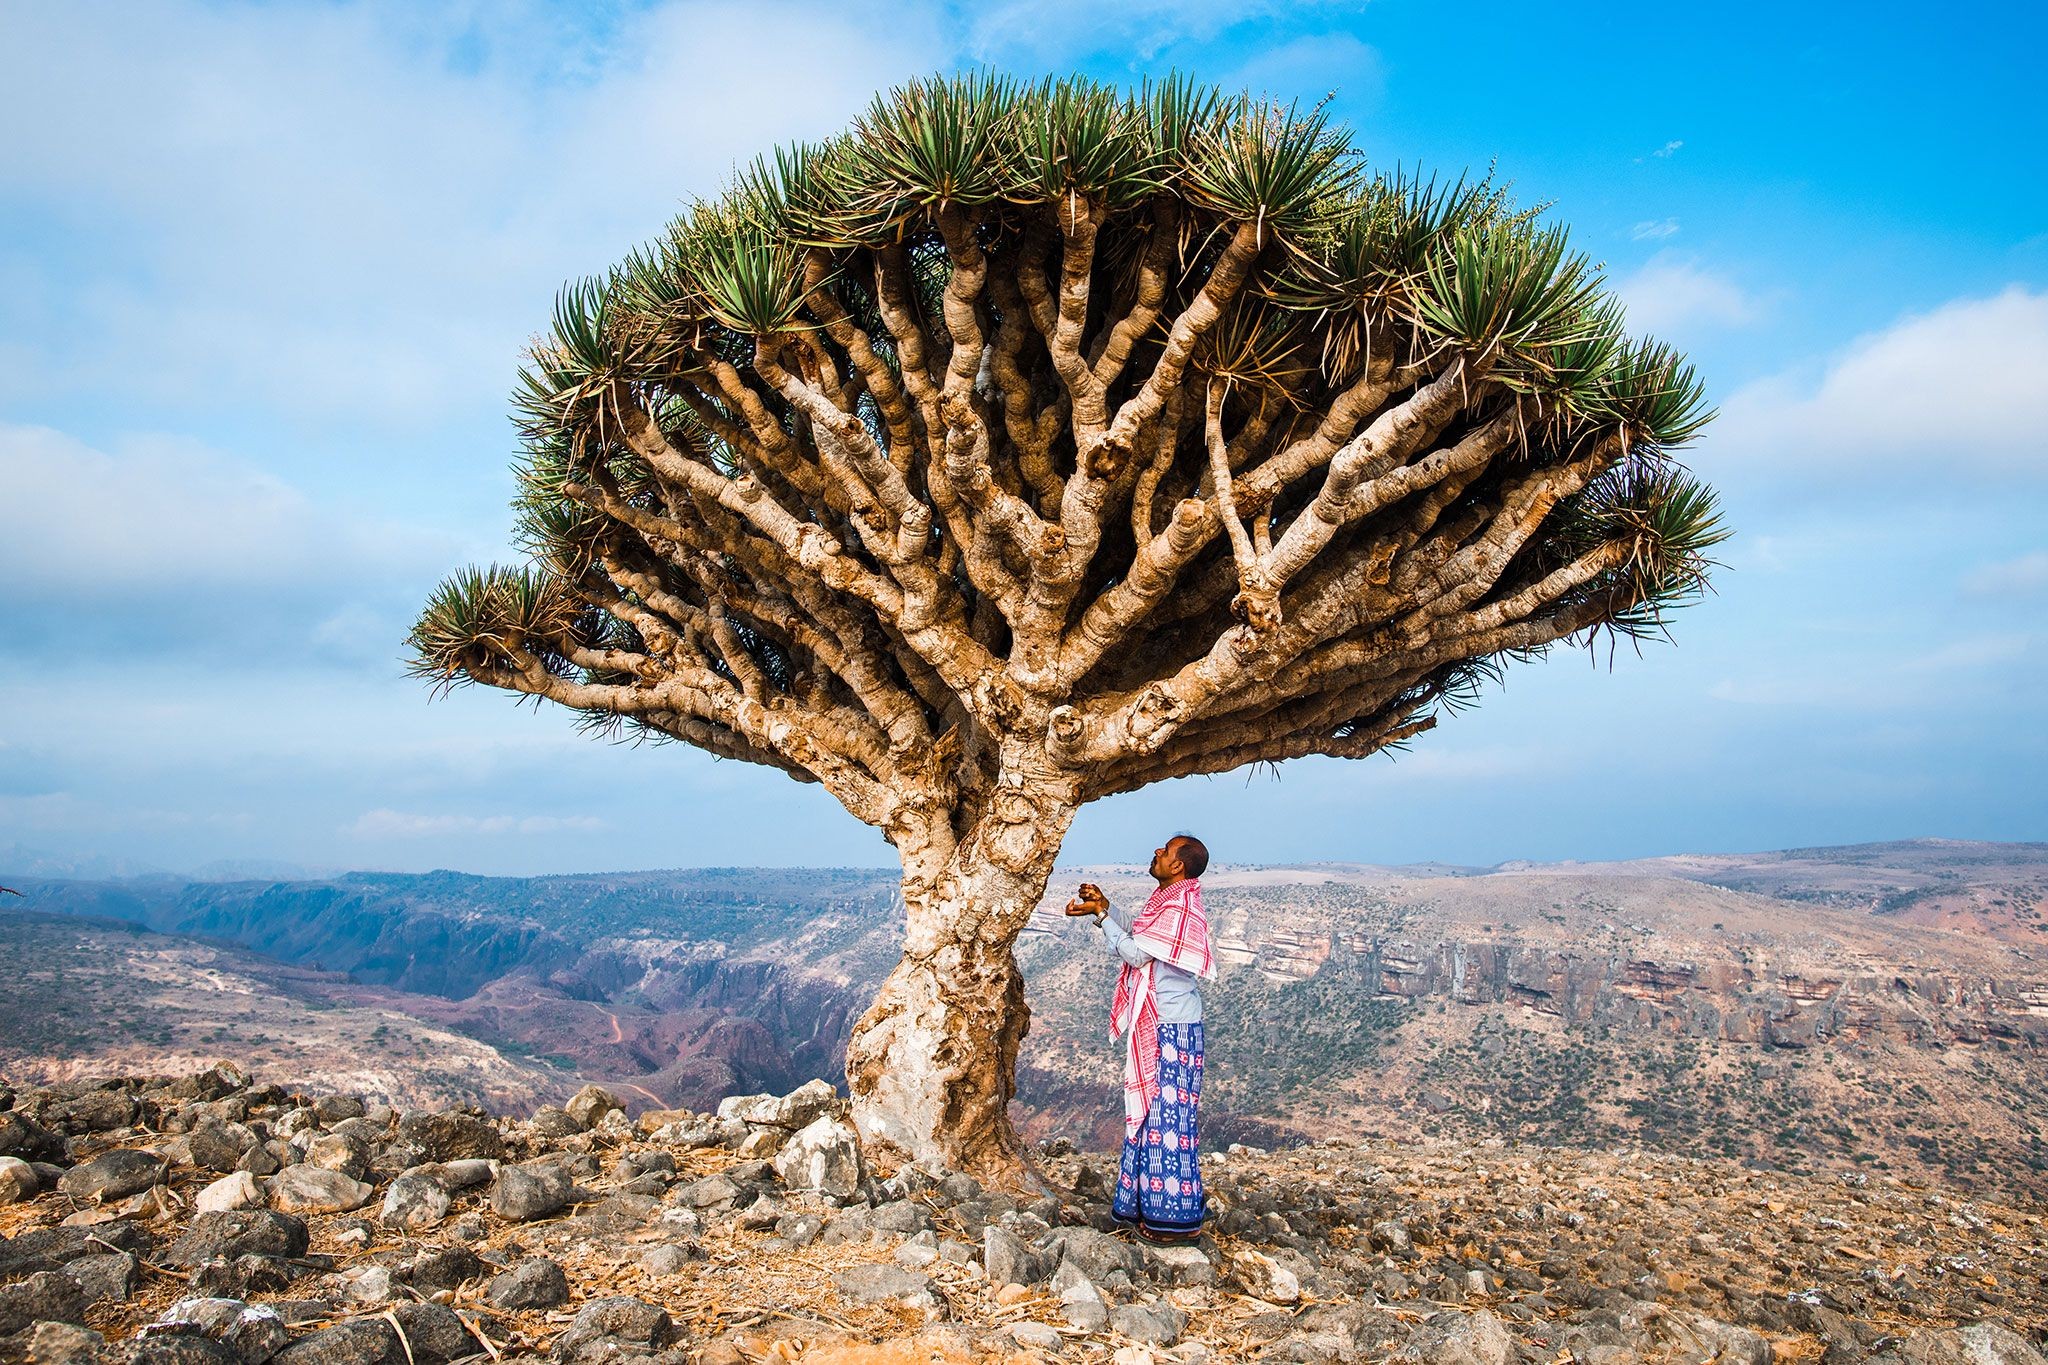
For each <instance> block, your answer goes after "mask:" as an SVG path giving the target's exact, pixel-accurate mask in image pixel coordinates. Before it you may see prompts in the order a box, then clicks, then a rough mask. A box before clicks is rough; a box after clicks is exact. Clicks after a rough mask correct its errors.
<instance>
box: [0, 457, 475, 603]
mask: <svg viewBox="0 0 2048 1365" xmlns="http://www.w3.org/2000/svg"><path fill="white" fill-rule="evenodd" d="M0 487H4V488H6V489H7V492H8V496H7V497H6V499H5V500H0V602H4V601H6V600H8V599H10V598H15V599H18V600H21V601H27V600H29V599H31V598H39V597H43V596H46V595H48V594H51V593H60V592H61V593H62V594H64V595H65V596H67V597H71V598H74V599H103V598H109V597H118V598H125V599H129V600H133V599H135V598H138V597H141V598H155V597H162V596H167V595H173V594H179V593H184V592H190V591H195V590H197V591H222V590H225V591H227V592H228V593H230V594H231V595H233V596H235V597H238V598H249V597H263V598H269V597H276V596H281V595H288V594H290V593H292V592H294V591H302V590H304V589H305V587H306V586H307V585H308V584H309V583H311V582H316V581H317V582H322V583H327V584H343V583H346V584H352V585H355V586H358V587H360V586H362V585H363V584H364V583H365V582H371V583H377V584H390V583H393V582H394V581H396V582H402V581H404V580H405V578H406V577H407V575H409V574H418V573H423V572H428V571H430V567H431V568H432V569H439V568H444V567H446V566H447V565H448V564H449V563H451V562H454V561H455V560H456V558H457V557H458V556H459V555H460V554H461V552H462V549H463V548H464V547H463V546H462V545H461V544H460V542H459V541H458V540H457V539H456V538H454V537H452V536H448V535H445V534H442V533H439V532H434V531H429V530H426V529H423V528H419V527H412V526H405V525H401V524H398V523H394V522H389V521H380V520H374V519H370V518H363V517H353V516H351V515H349V514H348V513H346V512H344V511H342V510H340V509H337V508H334V507H330V506H321V505H317V504H315V503H314V502H313V501H312V500H311V499H309V498H308V497H307V496H306V495H305V494H304V493H302V492H300V491H299V490H298V489H297V488H295V487H293V486H292V485H291V484H289V483H287V482H285V481H284V480H282V479H280V478H278V477H277V476H276V475H274V474H271V473H269V472H268V471H266V470H263V469H259V468H257V467H255V466H253V465H249V464H245V463H243V462H241V461H239V460H234V459H231V458H229V457H227V456H225V455H222V454H220V453H218V452H216V451H214V450H211V449H209V448H207V447H206V446H203V445H201V444H199V443H197V442H193V441H187V440H177V439H170V438H162V437H148V438H137V439H133V440H126V441H122V442H120V443H118V444H117V445H116V446H115V447H114V448H113V449H112V450H110V451H108V450H98V449H95V448H93V447H92V446H89V445H87V444H85V443H84V442H82V441H79V440H76V439H75V438H73V437H70V436H67V435H65V434H64V433H63V432H59V431H52V430H50V429H49V428H47V427H24V426H7V425H0Z"/></svg>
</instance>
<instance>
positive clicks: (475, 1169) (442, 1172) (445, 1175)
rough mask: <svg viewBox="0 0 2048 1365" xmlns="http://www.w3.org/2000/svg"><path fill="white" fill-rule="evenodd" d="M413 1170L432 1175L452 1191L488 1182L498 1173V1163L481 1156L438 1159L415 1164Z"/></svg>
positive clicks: (417, 1172) (416, 1172) (420, 1173)
mask: <svg viewBox="0 0 2048 1365" xmlns="http://www.w3.org/2000/svg"><path fill="white" fill-rule="evenodd" d="M412 1170H413V1172H414V1173H415V1174H419V1175H430V1176H432V1177H433V1178H434V1179H435V1180H436V1181H438V1182H440V1184H441V1186H442V1188H444V1189H446V1190H448V1191H450V1192H451V1193H452V1192H453V1191H456V1190H466V1189H470V1188H472V1187H474V1186H477V1185H482V1184H484V1183H486V1182H487V1181H489V1180H490V1178H491V1177H492V1176H494V1175H496V1174H497V1173H498V1163H497V1162H495V1161H485V1160H483V1159H482V1158H480V1157H465V1158H462V1159H460V1160H456V1161H437V1162H435V1163H434V1164H432V1165H431V1166H415V1167H413V1168H412Z"/></svg>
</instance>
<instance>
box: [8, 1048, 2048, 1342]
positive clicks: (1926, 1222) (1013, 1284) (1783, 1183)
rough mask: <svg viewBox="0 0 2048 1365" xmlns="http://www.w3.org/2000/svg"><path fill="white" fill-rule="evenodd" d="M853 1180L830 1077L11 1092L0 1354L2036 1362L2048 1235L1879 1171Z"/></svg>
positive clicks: (1619, 1162)
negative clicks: (1021, 1190)
mask: <svg viewBox="0 0 2048 1365" xmlns="http://www.w3.org/2000/svg"><path fill="white" fill-rule="evenodd" d="M1038 1155H1039V1163H1040V1167H1041V1169H1042V1170H1043V1172H1044V1175H1045V1177H1046V1179H1047V1182H1048V1185H1049V1188H1050V1191H1051V1192H1050V1193H1048V1194H1046V1195H1044V1196H1042V1197H1038V1198H1036V1199H1030V1200H1017V1199H1013V1198H1010V1197H1008V1196H1005V1195H1002V1194H998V1193H993V1192H989V1191H985V1190H983V1189H982V1188H980V1187H979V1186H977V1185H976V1184H975V1183H974V1182H973V1181H972V1180H971V1179H969V1178H967V1177H964V1176H960V1175H951V1176H943V1177H941V1176H938V1175H937V1174H935V1173H929V1172H926V1171H923V1170H921V1169H919V1168H916V1167H908V1168H904V1169H901V1170H895V1171H887V1170H878V1169H872V1168H870V1167H869V1166H868V1165H867V1164H866V1163H865V1162H864V1161H863V1159H862V1155H861V1153H860V1150H859V1147H858V1145H857V1143H856V1142H855V1141H854V1136H853V1132H852V1130H851V1128H849V1127H848V1126H847V1125H846V1123H845V1122H844V1118H843V1102H842V1101H840V1100H839V1099H838V1098H837V1097H836V1096H835V1095H834V1094H833V1093H832V1091H831V1089H830V1088H829V1087H827V1086H825V1085H823V1084H822V1083H813V1084H811V1085H808V1086H805V1087H804V1088H803V1089H801V1090H798V1091H796V1092H794V1093H792V1094H789V1095H785V1096H779V1097H778V1096H769V1095H762V1096H752V1097H738V1098H734V1099H728V1100H726V1101H724V1102H723V1103H722V1104H721V1105H720V1112H719V1113H718V1114H710V1115H707V1114H694V1113H689V1112H685V1111H662V1112H654V1113H647V1114H642V1115H641V1116H640V1117H639V1118H638V1119H637V1120H629V1119H628V1118H627V1116H626V1115H625V1113H624V1112H622V1111H621V1110H620V1108H619V1107H618V1103H617V1100H616V1099H615V1098H614V1097H612V1096H610V1095H608V1094H606V1093H605V1092H603V1091H601V1090H597V1089H596V1088H594V1087H593V1088H588V1089H586V1090H584V1091H583V1092H581V1093H579V1094H578V1095H577V1096H576V1097H575V1098H574V1099H573V1100H572V1101H570V1102H569V1103H568V1104H567V1105H566V1106H565V1107H564V1108H561V1109H554V1108H547V1109H542V1110H540V1111H538V1112H537V1113H535V1114H534V1115H533V1116H532V1117H531V1118H527V1119H510V1118H501V1117H493V1116H491V1115H488V1114H485V1113H482V1112H481V1111H469V1110H453V1111H442V1112H403V1113H401V1112H394V1111H393V1110H391V1109H390V1108H388V1107H385V1106H381V1105H374V1104H365V1103H364V1102H363V1101H361V1100H360V1099H356V1098H351V1097H347V1096H333V1095H325V1096H318V1097H311V1096H305V1095H300V1094H296V1093H290V1092H288V1091H287V1090H285V1089H284V1088H281V1087H279V1086H276V1085H256V1084H252V1083H251V1082H250V1080H249V1079H248V1078H247V1077H246V1076H244V1075H242V1074H240V1073H239V1072H238V1071H235V1070H234V1069H232V1068H229V1067H216V1068H214V1069H212V1070H210V1071H207V1072H203V1073H200V1074H198V1075H195V1076H186V1077H181V1078H174V1079H162V1078H159V1079H128V1080H113V1081H99V1082H80V1083H76V1084H72V1085H68V1086H60V1087H53V1088H36V1089H24V1090H21V1091H20V1092H19V1093H16V1092H14V1091H11V1090H9V1089H7V1088H6V1087H4V1086H0V1360H30V1361H36V1362H51V1363H54V1362H77V1363H79V1365H84V1363H85V1362H95V1363H97V1362H116V1361H118V1362H124V1363H128V1362H132V1363H133V1365H265V1362H271V1363H272V1365H408V1363H409V1365H432V1363H433V1362H449V1361H465V1362H467V1361H475V1362H485V1361H489V1362H493V1363H494V1365H495V1362H498V1361H509V1360H518V1359H537V1358H547V1359H550V1360H553V1361H556V1362H562V1363H563V1365H595V1362H612V1361H618V1362H627V1361H634V1360H640V1359H652V1360H659V1361H663V1362H674V1363H675V1365H693V1363H694V1365H738V1363H739V1362H751V1361H788V1360H804V1361H813V1362H819V1365H832V1362H863V1361H864V1362H876V1363H878V1365H882V1363H886V1362H898V1361H901V1362H911V1361H917V1362H927V1361H942V1362H952V1361H960V1362H966V1361H980V1360H1003V1361H1017V1362H1036V1361H1046V1362H1050V1361H1062V1362H1064V1361H1114V1362H1116V1363H1117V1365H1140V1363H1141V1362H1161V1363H1162V1365H1163V1362H1168V1361H1184V1362H1198V1361H1231V1360H1241V1359H1243V1360H1249V1359H1266V1360H1281V1361H1328V1360H1338V1361H1352V1360H1365V1361H1383V1360H1390V1361H1402V1362H1420V1361H1445V1362H1459V1363H1461V1365H1567V1363H1568V1362H1585V1363H1586V1365H1595V1363H1597V1365H1629V1363H1630V1362H1637V1361H1644V1362H1651V1361H1654V1362H1674V1363H1675V1362H1680V1361H1683V1362H1688V1363H1692V1362H1707V1361H1723V1362H1744V1363H1745V1365H1749V1363H1754V1365H1765V1362H1770V1361H1774V1360H1775V1361H1787V1360H1790V1361H1824V1362H1827V1365H1842V1363H1843V1362H1852V1361H1864V1360H1876V1361H1883V1362H1888V1363H1890V1365H1907V1363H1909V1362H1910V1363H1912V1365H1949V1363H1950V1362H1954V1363H1955V1365H1961V1363H1962V1362H1973V1363H1975V1365H1999V1363H2002V1365H2011V1363H2014V1362H2027V1363H2028V1365H2040V1363H2041V1362H2042V1361H2043V1357H2042V1356H2041V1355H2039V1354H2038V1353H2037V1349H2036V1347H2037V1345H2038V1343H2040V1342H2041V1341H2043V1340H2044V1339H2048V1273H2044V1272H2048V1259H2044V1255H2043V1243H2044V1241H2048V1232H2044V1229H2043V1224H2042V1212H2041V1210H2039V1209H2037V1208H2016V1207H2010V1206H2005V1205H2000V1204H1995V1203H1990V1202H1985V1201H1983V1200H1970V1199H1965V1198H1962V1197H1959V1196H1957V1195H1955V1194H1954V1193H1953V1192H1947V1191H1943V1190H1941V1189H1938V1188H1933V1187H1929V1186H1926V1185H1923V1184H1919V1183H1916V1182H1914V1181H1911V1180H1905V1179H1900V1178H1895V1177H1890V1176H1886V1175H1883V1174H1875V1173H1855V1174H1850V1175H1833V1176H1796V1175H1787V1174H1784V1173H1765V1172H1759V1171H1755V1170H1750V1169H1747V1168H1745V1167H1742V1166H1740V1165H1737V1164H1735V1163H1733V1162H1729V1161H1726V1160H1688V1159H1684V1158H1680V1157H1674V1156H1669V1155H1652V1154H1644V1153H1631V1152H1622V1151H1617V1152H1608V1153H1583V1152H1567V1151H1560V1150H1554V1149H1539V1148H1527V1147H1521V1148H1511V1147H1506V1146H1502V1145H1497V1144H1496V1145H1486V1144H1481V1145H1478V1146H1472V1147H1459V1146H1448V1145H1433V1144H1420V1145H1418V1144H1390V1143H1384V1142H1372V1143H1369V1144H1366V1145H1362V1146H1361V1145H1357V1144H1344V1145H1336V1144H1327V1145H1321V1146H1311V1147H1304V1148H1299V1149H1294V1150H1290V1151H1286V1152H1274V1153H1266V1152H1260V1151H1256V1150H1251V1149H1244V1148H1236V1149H1232V1150H1231V1151H1229V1152H1227V1153H1214V1154H1211V1155H1210V1156H1208V1157H1207V1158H1206V1159H1205V1160H1206V1169H1207V1171H1208V1190H1209V1196H1210V1202H1211V1204H1212V1206H1213V1208H1214V1211H1215V1215H1216V1216H1215V1218H1214V1221H1213V1224H1212V1227H1213V1234H1212V1235H1211V1236H1209V1237H1205V1238H1204V1239H1203V1240H1202V1242H1201V1243H1199V1244H1198V1245H1196V1246H1192V1247H1180V1248H1172V1249H1163V1250H1162V1249H1159V1248H1154V1247H1151V1246H1148V1245H1146V1244H1144V1243H1142V1242H1138V1241H1136V1240H1134V1239H1132V1238H1131V1237H1130V1236H1129V1235H1128V1234H1127V1233H1124V1232H1122V1231H1121V1230H1119V1229H1117V1228H1116V1225H1115V1224H1114V1223H1113V1222H1112V1221H1111V1219H1110V1217H1109V1208H1108V1204H1107V1202H1106V1200H1107V1191H1108V1178H1109V1175H1110V1171H1109V1167H1108V1161H1107V1159H1106V1157H1105V1156H1103V1155H1098V1154H1076V1153H1073V1152H1072V1151H1070V1150H1067V1149H1066V1148H1065V1146H1064V1144H1062V1143H1059V1142H1054V1143H1051V1144H1047V1145H1046V1146H1043V1147H1042V1148H1041V1149H1040V1151H1039V1154H1038Z"/></svg>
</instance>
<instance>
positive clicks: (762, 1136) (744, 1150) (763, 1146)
mask: <svg viewBox="0 0 2048 1365" xmlns="http://www.w3.org/2000/svg"><path fill="white" fill-rule="evenodd" d="M788 1139H789V1135H788V1134H787V1133H785V1132H784V1131H783V1130H782V1129H780V1128H756V1129H755V1130H754V1131H753V1132H751V1133H749V1134H747V1139H746V1141H745V1142H742V1143H741V1144H740V1145H739V1154H740V1155H741V1156H743V1157H747V1158H750V1159H761V1158H766V1157H772V1156H774V1155H775V1154H776V1153H777V1152H779V1151H781V1150H782V1144H783V1143H784V1142H786V1141H788Z"/></svg>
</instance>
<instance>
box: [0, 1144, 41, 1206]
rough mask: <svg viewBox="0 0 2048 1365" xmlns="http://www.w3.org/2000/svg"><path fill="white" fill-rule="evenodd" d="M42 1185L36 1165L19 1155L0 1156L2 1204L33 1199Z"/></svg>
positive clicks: (0, 1194)
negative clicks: (30, 1163)
mask: <svg viewBox="0 0 2048 1365" xmlns="http://www.w3.org/2000/svg"><path fill="white" fill-rule="evenodd" d="M42 1187H43V1182H42V1180H41V1179H40V1178H38V1177H37V1175H36V1168H35V1167H33V1166H31V1165H29V1164H28V1163H27V1162H26V1161H23V1160H22V1159H21V1158H20V1157H18V1156H0V1204H18V1203H20V1202H21V1201H22V1200H24V1199H33V1198H35V1197H36V1194H37V1192H38V1191H39V1190H41V1189H42Z"/></svg>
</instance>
